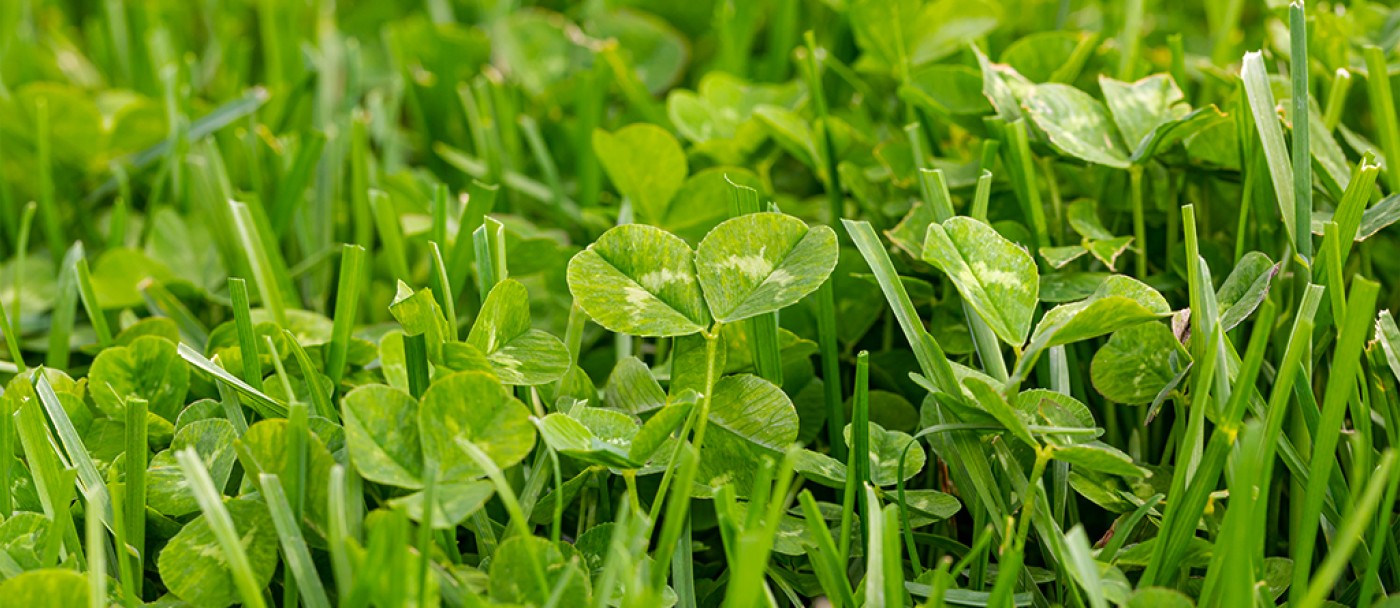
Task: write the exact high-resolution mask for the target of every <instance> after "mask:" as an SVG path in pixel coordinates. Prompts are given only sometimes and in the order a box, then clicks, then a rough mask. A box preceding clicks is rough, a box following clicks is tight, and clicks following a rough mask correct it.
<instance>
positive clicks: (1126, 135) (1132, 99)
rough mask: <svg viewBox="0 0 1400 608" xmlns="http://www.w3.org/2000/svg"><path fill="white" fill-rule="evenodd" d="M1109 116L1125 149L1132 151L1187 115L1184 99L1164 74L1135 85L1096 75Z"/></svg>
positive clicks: (1139, 81)
mask: <svg viewBox="0 0 1400 608" xmlns="http://www.w3.org/2000/svg"><path fill="white" fill-rule="evenodd" d="M1099 89H1101V90H1102V91H1103V97H1104V101H1105V102H1107V105H1108V111H1109V114H1110V115H1112V116H1113V122H1114V123H1116V124H1117V125H1118V131H1119V132H1120V133H1122V134H1123V139H1124V140H1125V141H1126V142H1127V144H1128V146H1130V147H1132V148H1134V149H1136V148H1138V147H1140V146H1141V145H1143V144H1145V143H1147V140H1148V138H1149V137H1150V136H1151V135H1152V134H1153V132H1154V131H1156V130H1157V129H1158V128H1159V127H1161V126H1162V125H1164V124H1167V123H1171V122H1173V121H1176V120H1179V119H1181V118H1182V117H1184V116H1186V115H1187V114H1190V113H1191V106H1190V105H1188V104H1187V103H1186V96H1185V95H1183V94H1182V92H1181V89H1180V88H1179V87H1177V86H1176V81H1175V80H1172V77H1171V76H1170V75H1168V74H1153V75H1151V76H1148V77H1146V78H1143V79H1142V80H1138V81H1137V82H1122V81H1119V80H1114V79H1112V78H1109V77H1107V76H1104V75H1103V74H1100V75H1099Z"/></svg>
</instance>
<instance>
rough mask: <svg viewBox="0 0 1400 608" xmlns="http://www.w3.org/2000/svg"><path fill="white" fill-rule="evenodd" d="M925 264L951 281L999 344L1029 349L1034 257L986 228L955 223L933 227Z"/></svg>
mask: <svg viewBox="0 0 1400 608" xmlns="http://www.w3.org/2000/svg"><path fill="white" fill-rule="evenodd" d="M923 258H924V260H925V261H927V262H929V263H931V264H933V265H934V266H937V267H938V269H939V270H942V271H943V272H944V273H945V274H947V275H948V278H949V279H951V280H952V281H953V285H954V286H956V287H957V289H958V293H959V294H961V295H962V298H963V300H964V301H966V302H967V303H968V304H969V305H971V306H972V308H973V310H975V311H977V314H978V315H981V317H982V319H983V320H984V321H986V322H987V325H988V326H989V327H991V328H992V331H993V332H994V333H996V335H997V337H998V338H1001V339H1002V341H1003V342H1006V343H1007V344H1010V345H1012V346H1020V345H1021V344H1024V343H1025V341H1026V334H1027V333H1028V332H1029V331H1030V327H1031V317H1032V315H1034V314H1035V305H1036V300H1037V298H1038V297H1039V293H1040V273H1039V271H1037V269H1036V267H1035V259H1033V258H1032V257H1031V254H1030V253H1028V252H1026V250H1025V249H1023V248H1022V247H1021V246H1020V245H1017V244H1016V243H1013V242H1011V241H1010V240H1007V239H1006V237H1003V236H1001V234H999V233H997V231H996V230H995V229H993V228H992V227H991V226H988V225H987V224H986V223H985V222H981V221H978V220H975V219H972V218H970V217H953V218H949V219H948V220H947V221H945V222H943V223H942V224H936V223H935V224H929V227H928V233H927V234H926V235H925V237H924V251H923Z"/></svg>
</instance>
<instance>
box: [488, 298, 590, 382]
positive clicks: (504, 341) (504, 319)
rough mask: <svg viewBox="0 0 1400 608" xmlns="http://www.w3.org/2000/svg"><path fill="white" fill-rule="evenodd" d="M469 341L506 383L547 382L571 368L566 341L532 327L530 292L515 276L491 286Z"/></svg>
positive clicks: (556, 378) (557, 377)
mask: <svg viewBox="0 0 1400 608" xmlns="http://www.w3.org/2000/svg"><path fill="white" fill-rule="evenodd" d="M467 344H470V345H471V346H473V347H476V349H477V350H480V351H481V352H482V353H483V354H485V355H486V360H487V361H488V362H490V365H491V369H493V370H494V371H495V372H496V376H497V377H498V378H500V379H501V382H504V383H506V384H515V385H536V384H546V383H549V382H553V381H555V380H558V379H559V378H560V377H562V376H563V375H564V372H566V371H568V369H569V351H568V350H567V349H565V348H564V343H563V342H560V341H559V338H556V337H554V336H551V335H549V334H548V333H546V332H544V331H541V330H538V329H531V328H530V293H529V291H527V290H526V289H525V286H524V285H521V284H520V282H519V281H516V280H514V279H506V280H504V281H501V282H500V283H497V284H496V286H495V287H493V288H491V292H490V293H489V294H487V296H486V301H485V302H484V303H482V305H481V312H480V314H478V315H477V317H476V321H475V322H474V323H473V324H472V329H471V333H470V334H468V335H467Z"/></svg>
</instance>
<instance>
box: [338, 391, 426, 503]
mask: <svg viewBox="0 0 1400 608" xmlns="http://www.w3.org/2000/svg"><path fill="white" fill-rule="evenodd" d="M341 412H342V413H341V416H342V417H343V418H344V422H345V442H346V445H347V446H348V447H349V452H350V462H351V463H353V464H354V465H355V470H356V471H358V472H359V474H360V475H361V476H363V477H364V478H365V479H368V480H370V481H373V482H375V483H382V484H385V485H391V486H397V487H400V488H413V489H416V488H421V487H423V448H422V445H421V444H420V442H419V438H418V400H416V399H414V398H413V396H412V395H410V394H408V393H406V392H404V391H401V390H399V389H396V388H393V387H391V386H385V385H383V384H370V385H366V386H361V387H359V388H356V389H355V390H352V391H350V392H349V393H347V394H346V395H345V399H344V400H343V401H342V407H341Z"/></svg>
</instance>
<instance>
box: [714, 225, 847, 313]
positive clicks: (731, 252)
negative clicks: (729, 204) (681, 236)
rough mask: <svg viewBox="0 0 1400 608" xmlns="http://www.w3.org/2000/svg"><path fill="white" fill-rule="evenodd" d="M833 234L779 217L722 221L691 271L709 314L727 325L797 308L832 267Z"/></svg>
mask: <svg viewBox="0 0 1400 608" xmlns="http://www.w3.org/2000/svg"><path fill="white" fill-rule="evenodd" d="M837 254H838V248H837V244H836V233H835V232H834V231H832V230H831V228H828V227H826V226H815V227H808V226H807V224H806V223H805V222H803V221H802V220H799V219H797V218H795V217H792V216H790V215H783V214H781V213H750V214H747V215H741V216H739V217H736V218H733V219H729V220H726V221H725V222H723V223H721V224H720V225H718V226H715V229H714V230H711V231H710V233H709V234H707V235H705V239H704V240H703V241H700V246H699V247H698V248H696V251H695V269H696V274H697V275H698V277H699V279H700V287H701V288H702V289H703V290H704V292H705V301H706V302H707V303H708V304H709V307H710V314H711V315H712V316H714V318H715V320H717V321H722V322H725V323H728V322H732V321H739V320H742V319H747V318H749V317H754V316H757V315H761V314H764V313H769V312H773V311H775V310H779V309H781V308H785V307H787V306H791V305H793V304H796V303H797V302H798V301H799V300H801V299H802V298H804V297H806V296H807V294H810V293H812V292H813V291H816V290H817V288H818V287H821V284H822V283H824V282H826V279H827V276H829V275H830V274H831V271H832V270H833V269H835V268H836V258H837Z"/></svg>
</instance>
